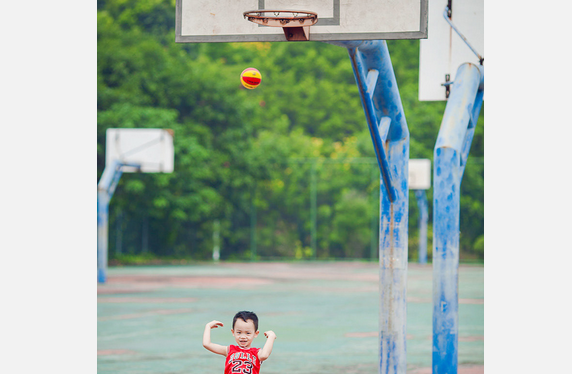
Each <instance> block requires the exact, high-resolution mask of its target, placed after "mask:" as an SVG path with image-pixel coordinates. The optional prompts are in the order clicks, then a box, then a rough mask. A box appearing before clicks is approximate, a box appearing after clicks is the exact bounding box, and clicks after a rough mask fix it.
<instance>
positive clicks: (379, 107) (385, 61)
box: [329, 40, 409, 374]
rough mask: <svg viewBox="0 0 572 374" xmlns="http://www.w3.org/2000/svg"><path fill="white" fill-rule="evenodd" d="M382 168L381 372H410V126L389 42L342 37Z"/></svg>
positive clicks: (385, 373) (338, 43) (380, 253)
mask: <svg viewBox="0 0 572 374" xmlns="http://www.w3.org/2000/svg"><path fill="white" fill-rule="evenodd" d="M329 43H330V44H334V45H339V46H342V47H346V48H347V49H348V52H349V56H350V60H351V63H352V66H353V70H354V77H355V79H356V83H357V86H358V89H359V92H360V96H361V101H362V105H363V107H364V111H365V115H366V119H367V124H368V127H369V130H370V135H371V138H372V142H373V146H374V150H375V154H376V157H377V161H378V164H379V168H380V200H381V202H380V235H379V240H380V243H379V264H380V276H379V282H380V294H381V297H380V299H381V300H380V316H379V320H380V335H379V339H380V347H379V353H380V356H379V360H380V361H379V373H380V374H389V373H392V374H395V373H405V372H406V369H407V363H406V311H407V308H406V306H407V303H406V287H407V283H406V280H407V224H408V216H409V214H408V209H409V198H408V197H409V191H408V169H409V130H408V128H407V123H406V121H405V114H404V112H403V106H402V104H401V97H400V95H399V89H398V87H397V81H396V80H395V73H394V71H393V65H392V64H391V59H390V56H389V51H388V49H387V43H386V42H385V40H372V41H341V42H329Z"/></svg>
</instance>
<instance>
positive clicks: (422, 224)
mask: <svg viewBox="0 0 572 374" xmlns="http://www.w3.org/2000/svg"><path fill="white" fill-rule="evenodd" d="M415 197H416V198H417V206H418V207H419V263H420V264H426V263H427V221H428V219H429V213H428V211H427V194H426V192H425V190H415Z"/></svg>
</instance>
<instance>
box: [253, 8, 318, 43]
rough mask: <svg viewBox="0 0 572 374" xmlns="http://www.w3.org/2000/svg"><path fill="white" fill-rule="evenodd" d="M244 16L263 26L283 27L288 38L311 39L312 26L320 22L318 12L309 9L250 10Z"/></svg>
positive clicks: (294, 39)
mask: <svg viewBox="0 0 572 374" xmlns="http://www.w3.org/2000/svg"><path fill="white" fill-rule="evenodd" d="M243 15H244V18H245V19H247V20H248V21H250V22H254V23H257V24H259V25H262V26H270V27H282V30H283V31H284V35H285V36H286V40H289V41H307V40H310V26H312V25H314V24H316V22H318V14H317V13H315V12H310V11H307V10H300V11H298V10H266V9H262V10H250V11H248V12H244V13H243Z"/></svg>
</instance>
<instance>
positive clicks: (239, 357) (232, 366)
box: [224, 345, 260, 374]
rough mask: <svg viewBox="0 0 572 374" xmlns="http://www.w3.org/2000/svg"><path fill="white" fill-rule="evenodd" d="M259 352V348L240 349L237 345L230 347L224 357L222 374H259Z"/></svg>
mask: <svg viewBox="0 0 572 374" xmlns="http://www.w3.org/2000/svg"><path fill="white" fill-rule="evenodd" d="M259 350H260V348H248V349H242V348H240V347H239V346H237V345H230V346H229V347H228V355H227V356H226V363H225V366H224V374H259V372H260V360H259V359H258V351H259Z"/></svg>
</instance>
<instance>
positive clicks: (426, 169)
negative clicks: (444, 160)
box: [409, 158, 431, 190]
mask: <svg viewBox="0 0 572 374" xmlns="http://www.w3.org/2000/svg"><path fill="white" fill-rule="evenodd" d="M429 188H431V160H429V159H428V158H412V159H410V160H409V189H410V190H428V189H429Z"/></svg>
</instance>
